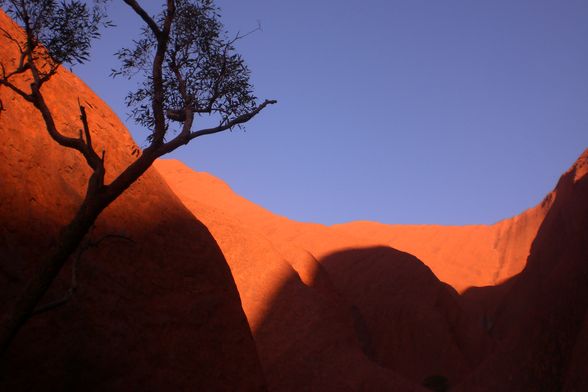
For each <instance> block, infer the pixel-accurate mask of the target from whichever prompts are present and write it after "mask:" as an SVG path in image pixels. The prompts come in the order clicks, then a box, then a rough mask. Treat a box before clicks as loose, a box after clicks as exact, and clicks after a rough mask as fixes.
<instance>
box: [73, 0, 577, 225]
mask: <svg viewBox="0 0 588 392" xmlns="http://www.w3.org/2000/svg"><path fill="white" fill-rule="evenodd" d="M118 3H119V2H116V1H115V2H114V5H112V6H111V7H112V12H113V18H114V21H115V23H116V24H117V25H118V27H117V28H115V29H113V30H110V31H108V32H106V34H105V36H104V39H103V40H101V41H100V42H99V43H97V45H96V46H95V50H94V52H95V53H94V56H93V58H92V62H91V63H89V64H87V65H84V66H80V67H77V68H76V69H74V71H75V72H76V73H77V74H78V75H80V76H81V77H82V78H83V79H84V80H85V81H86V82H87V83H88V84H89V85H90V86H91V87H92V88H93V89H94V90H95V91H96V92H97V93H98V94H99V95H100V96H101V97H102V98H103V99H104V100H106V102H108V103H109V104H110V105H111V106H112V108H113V109H114V110H115V111H116V112H117V113H118V114H119V116H120V117H121V118H122V119H123V120H126V112H127V109H126V108H125V107H124V105H123V97H124V95H125V94H126V91H127V90H128V89H129V85H128V84H127V83H126V82H125V81H124V80H120V79H117V80H112V79H110V78H108V74H109V70H110V69H111V68H112V67H114V66H116V62H115V61H116V60H115V58H114V57H113V56H112V53H114V52H115V51H116V50H117V49H119V48H120V47H121V46H122V45H124V44H125V43H127V42H130V40H131V39H132V38H134V37H136V32H137V28H138V26H139V21H138V20H137V18H136V17H135V16H134V15H133V14H131V13H130V12H129V11H128V10H127V9H126V8H125V6H122V5H120V4H118ZM145 3H149V4H158V3H160V2H155V1H149V2H145ZM217 4H218V5H219V6H220V7H221V8H222V14H223V21H224V23H225V26H226V28H227V30H228V31H229V32H232V33H235V32H236V31H238V30H239V31H241V32H246V31H249V30H251V29H252V28H255V27H256V26H257V21H258V20H259V21H260V22H261V25H262V27H263V31H262V32H257V33H255V34H253V35H251V36H249V37H247V38H246V39H245V40H243V41H240V43H239V50H240V52H241V53H242V54H243V55H244V57H245V58H246V59H247V62H248V64H249V65H250V68H251V69H252V71H253V81H254V84H255V86H256V93H257V95H258V96H259V97H260V98H262V99H263V98H275V99H277V100H278V101H279V104H278V105H275V106H273V107H271V108H269V109H268V110H266V111H264V112H263V113H262V114H261V115H260V116H259V117H257V118H255V119H254V120H253V121H251V122H250V123H249V125H248V127H247V131H246V132H242V131H239V130H236V131H233V132H232V133H226V134H222V135H215V136H211V137H208V138H206V139H198V140H197V141H196V142H195V143H192V144H191V145H189V146H187V147H184V148H183V149H181V150H179V151H177V152H176V153H174V154H172V155H171V157H173V158H177V159H180V160H182V161H184V162H185V163H186V164H188V165H189V166H191V167H193V168H194V169H196V170H201V171H208V172H210V173H212V174H214V175H216V176H218V177H220V178H222V179H223V180H225V181H226V182H227V183H229V185H230V186H231V187H232V188H233V189H234V190H235V191H236V192H238V193H239V194H241V195H243V196H244V197H246V198H248V199H250V200H252V201H254V202H256V203H258V204H261V205H262V206H264V207H265V208H268V209H270V210H271V211H274V212H276V213H279V214H282V215H285V216H288V217H290V218H293V219H296V220H301V221H313V222H319V223H325V224H332V223H340V222H345V221H351V220H374V221H380V222H384V223H437V224H459V225H461V224H470V223H494V222H496V221H498V220H500V219H503V218H506V217H509V216H512V215H515V214H517V213H520V212H521V211H523V210H524V209H526V208H528V207H531V206H533V205H535V204H536V203H538V202H540V201H541V199H542V198H543V197H544V196H545V195H546V194H547V192H549V191H550V190H551V189H552V188H553V186H554V185H555V183H556V181H557V179H558V178H559V176H560V175H561V174H562V173H563V172H564V171H565V170H566V169H567V168H568V167H569V166H570V165H571V164H572V163H573V162H574V161H575V159H576V158H577V157H578V156H579V154H580V153H581V152H582V151H583V150H584V149H585V148H587V147H588V110H587V109H588V2H587V1H585V0H566V1H561V0H493V1H479V0H460V1H457V0H445V1H437V0H428V1H426V0H403V1H395V0H362V1H358V0H347V1H341V0H339V1H335V0H324V1H321V0H314V1H310V0H297V1H286V0H282V1H275V0H239V1H235V0H233V1H229V0H222V1H221V0H219V1H218V2H217ZM126 123H127V125H128V127H129V129H130V130H131V132H132V133H133V135H134V137H135V139H136V140H137V141H138V143H139V144H140V145H142V144H144V141H145V137H146V133H145V132H143V131H142V130H140V129H139V128H138V127H136V126H135V125H134V124H133V123H132V122H131V121H129V120H127V121H126Z"/></svg>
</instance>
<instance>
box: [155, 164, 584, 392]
mask: <svg viewBox="0 0 588 392" xmlns="http://www.w3.org/2000/svg"><path fill="white" fill-rule="evenodd" d="M586 155H587V154H584V155H583V157H581V158H580V160H578V162H577V163H576V165H575V166H574V169H572V170H571V171H570V172H568V173H567V174H565V175H564V177H562V180H561V181H560V183H559V185H558V186H557V188H556V189H555V191H554V192H552V193H550V194H549V195H548V196H547V197H546V198H545V200H544V201H543V202H542V203H541V204H540V205H539V206H537V207H534V208H532V209H530V210H527V211H525V212H523V213H522V214H521V215H518V216H516V217H513V218H510V219H506V220H504V221H501V222H499V223H497V224H495V225H491V226H484V225H480V226H465V227H442V226H397V225H382V224H377V223H371V222H354V223H349V224H345V225H336V226H333V227H326V226H323V225H317V224H306V223H299V222H294V221H291V220H288V219H286V218H284V217H280V216H278V215H275V214H272V213H271V212H269V211H266V210H264V209H263V208H261V207H259V206H257V205H255V204H254V203H251V202H250V201H248V200H246V199H244V198H242V197H240V196H238V195H236V194H235V193H234V192H233V191H232V190H231V189H230V188H229V187H228V186H227V185H226V184H225V183H223V182H222V181H220V180H218V179H217V178H214V177H213V176H211V175H209V174H206V173H198V172H194V171H192V170H191V169H189V168H188V167H186V166H185V165H183V164H182V163H180V162H177V161H166V160H164V161H159V162H157V163H156V167H157V168H158V170H159V171H160V172H161V173H162V174H163V176H164V178H165V179H166V180H167V181H168V183H169V184H170V186H171V188H172V189H173V190H174V192H176V194H177V195H178V196H179V197H180V199H181V200H182V201H183V202H184V204H185V205H186V206H187V207H188V208H189V209H190V210H191V211H192V212H193V213H194V214H195V215H196V216H198V217H199V218H200V219H201V220H202V221H203V222H204V223H205V224H206V225H207V226H208V228H209V229H210V230H211V232H212V233H213V235H214V236H215V238H217V241H218V243H219V245H220V247H221V249H222V250H223V253H224V254H225V255H226V257H227V261H228V263H229V265H230V267H231V270H232V272H233V275H234V276H235V281H236V283H237V286H238V289H239V291H240V293H241V296H242V300H243V304H244V309H245V312H246V314H247V317H248V319H249V322H250V325H251V327H252V330H253V333H254V337H255V340H256V343H257V345H258V349H259V353H260V357H261V361H262V366H263V367H264V370H265V372H266V375H267V380H268V385H269V387H270V389H272V390H300V389H304V388H308V389H311V390H341V389H348V390H414V389H418V388H419V385H420V384H421V383H422V381H423V380H424V379H425V378H427V377H429V376H434V375H440V376H442V377H443V378H445V379H447V380H448V382H449V385H450V386H452V387H456V386H457V387H458V388H462V389H463V390H477V389H476V388H479V389H480V390H496V391H503V390H505V391H517V390H533V388H536V387H537V386H538V385H543V384H541V383H546V384H545V385H548V388H547V389H541V388H539V389H537V390H559V389H558V387H560V386H563V385H564V383H567V384H565V385H566V387H567V388H576V387H577V386H578V385H584V384H582V383H585V381H583V380H582V378H583V377H581V376H580V375H581V374H582V372H583V371H584V370H585V369H586V366H585V363H584V362H583V360H584V359H585V358H586V349H585V347H586V341H587V338H586V336H585V335H586V332H585V330H586V328H585V326H583V324H582V323H583V322H585V321H583V320H584V319H583V318H582V317H585V311H586V307H585V305H584V304H583V302H582V301H577V302H576V304H575V305H574V306H575V307H574V309H575V310H574V311H572V310H570V309H567V308H566V309H564V310H562V311H560V312H559V313H557V314H558V316H557V317H559V318H561V317H563V314H567V313H569V314H570V315H572V314H574V315H575V316H573V317H572V316H569V317H567V318H565V319H564V320H563V321H561V324H557V323H556V324H553V325H551V326H550V324H545V323H538V324H533V323H532V322H531V321H523V320H522V319H524V317H523V318H522V319H520V320H519V321H517V322H516V323H513V322H505V321H504V320H507V319H508V320H510V319H511V316H505V315H504V314H505V313H504V312H506V309H509V308H510V306H515V305H508V304H516V303H517V302H519V303H521V305H519V308H517V309H519V311H520V308H521V307H523V306H524V305H523V304H527V305H529V306H531V304H532V303H533V301H534V299H533V298H535V296H536V295H537V294H538V290H539V288H540V287H542V286H543V285H544V284H545V282H543V281H542V280H541V279H537V278H536V277H535V278H533V277H528V273H527V272H526V271H527V269H529V268H530V267H529V266H527V267H525V266H526V265H527V256H528V255H529V252H530V251H531V248H532V244H533V242H534V241H535V244H534V245H533V249H536V248H537V247H538V246H539V245H538V242H544V243H550V242H551V239H552V238H558V237H557V236H553V237H552V236H550V235H547V237H545V236H544V235H542V233H543V232H544V231H545V230H547V229H546V227H547V226H548V225H552V224H551V223H549V222H550V221H551V218H549V217H550V216H551V215H552V214H556V212H553V211H557V210H559V209H560V208H562V207H560V206H567V207H565V208H566V209H568V210H569V211H570V212H569V213H568V215H569V216H567V217H566V218H565V220H564V221H563V222H572V221H574V220H579V221H578V222H576V223H573V224H572V223H569V224H572V225H573V226H574V227H575V228H576V229H575V230H576V232H577V233H578V235H580V237H581V236H586V233H587V230H588V222H586V221H585V218H581V216H582V214H584V212H583V211H584V210H583V209H582V208H585V207H586V206H587V205H588V203H587V202H586V201H585V200H588V197H586V196H588V195H586V194H584V193H583V192H585V191H583V190H582V187H581V186H579V185H578V186H575V187H574V189H573V190H568V191H565V190H563V187H565V184H566V180H565V179H566V178H568V177H573V178H575V180H574V181H575V183H578V184H579V183H581V182H582V181H586V179H585V174H586V163H585V161H586ZM566 189H567V188H566ZM566 194H573V195H574V196H573V200H575V201H572V198H570V197H564V196H562V195H566ZM582 200H583V203H584V207H582V206H580V204H582V202H581V201H582ZM572 211H576V212H577V215H576V216H573V215H574V213H573V212H572ZM582 219H584V220H582ZM560 223H561V222H560ZM565 224H568V223H565ZM553 230H555V231H560V232H561V233H565V231H562V230H561V228H558V229H553ZM561 235H564V234H560V236H561ZM536 237H537V239H536ZM541 238H543V239H541ZM566 238H568V239H570V240H571V238H573V237H572V236H570V235H569V234H568V235H566ZM581 238H585V237H581ZM557 241H559V240H557ZM557 241H556V242H557ZM576 242H577V244H576V245H577V246H576V247H575V248H574V249H575V250H574V251H572V252H571V254H570V255H569V259H568V260H566V261H562V262H559V261H558V257H560V256H559V255H560V252H561V254H563V252H564V248H561V247H560V248H557V250H556V251H553V252H551V254H550V256H549V257H546V258H545V257H544V259H545V260H546V261H545V263H546V264H547V265H552V264H551V263H553V265H555V264H558V263H563V264H564V265H567V266H568V267H566V268H567V271H568V273H569V274H570V275H571V274H572V272H573V271H576V272H579V273H580V274H579V277H576V279H577V281H578V282H583V283H584V284H585V286H586V287H588V279H587V277H586V275H585V274H584V273H583V272H582V268H581V267H580V266H579V265H577V264H578V263H581V262H585V260H586V257H585V256H584V255H585V254H586V253H582V252H586V248H585V246H586V245H584V248H582V246H581V245H578V244H580V243H581V241H580V240H579V239H578V240H577V241H576ZM585 244H588V241H585ZM546 246H548V247H549V246H552V245H546ZM394 248H396V249H400V250H402V251H404V252H407V253H404V252H401V251H398V250H396V249H394ZM582 249H583V250H582ZM536 252H537V251H536V250H533V252H532V254H533V253H536ZM411 254H412V255H415V256H417V257H418V259H417V258H416V257H414V256H412V255H411ZM534 257H535V256H531V258H530V259H529V263H532V262H533V261H532V260H533V259H534ZM419 259H420V260H419ZM421 260H422V261H421ZM574 260H575V261H574ZM584 264H585V263H584ZM529 265H530V264H529ZM549 268H551V267H549ZM521 271H522V272H521ZM440 277H443V278H442V279H441V280H439V278H440ZM568 278H571V276H567V275H566V278H562V280H561V282H560V284H561V285H564V283H563V282H565V279H568ZM543 279H547V276H544V277H543ZM527 281H529V282H534V283H524V284H523V283H520V282H527ZM520 285H523V286H527V285H528V286H529V287H530V288H528V289H527V291H524V290H522V289H520V288H519V289H518V288H517V287H519V286H520ZM478 286H480V287H478ZM573 287H575V288H573V289H572V288H567V290H568V291H570V290H571V291H570V293H569V295H568V297H567V301H569V303H570V304H572V303H574V301H572V300H571V298H572V297H573V296H574V295H578V296H584V297H582V298H588V297H587V296H586V294H585V293H584V292H583V291H582V290H581V289H580V287H582V286H581V284H580V283H578V284H576V285H573ZM562 289H563V288H562V287H559V288H558V290H562ZM545 295H546V296H551V297H553V298H555V299H554V301H556V302H557V303H558V304H559V305H560V306H561V305H562V304H561V303H560V302H561V299H557V298H558V295H557V294H554V293H551V292H549V294H545ZM538 298H539V297H538ZM556 299H557V300H556ZM540 303H541V302H539V303H537V304H535V305H533V306H535V307H537V308H541V306H540ZM570 306H572V305H570ZM515 307H516V306H515ZM556 307H557V306H555V305H554V306H551V307H549V309H551V311H554V310H555V308H556ZM568 311H569V312H568ZM544 316H545V315H544ZM545 317H546V316H545ZM514 319H515V320H516V319H517V318H516V317H514ZM541 320H542V321H545V320H544V318H542V319H541ZM535 321H537V320H536V319H535ZM582 328H583V329H582ZM554 329H555V330H557V331H560V332H557V333H556V331H554ZM570 329H571V330H572V332H561V331H567V330H570ZM530 332H532V333H536V334H538V335H539V336H549V335H550V334H554V333H555V335H558V334H565V336H566V337H567V336H573V338H569V340H568V341H567V343H566V344H567V346H561V348H562V349H564V351H565V352H564V354H562V355H563V358H564V359H565V360H560V362H559V363H560V364H559V365H558V364H556V362H557V361H558V360H556V359H555V357H553V356H552V355H551V354H553V353H552V352H551V351H549V350H550V349H549V346H545V344H547V342H546V341H545V339H543V340H541V339H540V338H537V339H538V340H537V342H540V343H534V344H535V348H536V350H538V351H541V350H543V349H544V351H541V353H538V352H533V351H530V352H525V346H524V344H518V343H516V342H517V339H516V338H512V337H511V338H508V336H521V340H522V341H525V339H528V338H529V336H532V333H530ZM523 335H524V336H525V339H522V336H523ZM566 339H568V338H566ZM576 341H577V343H576ZM505 342H508V343H505ZM504 344H508V346H506V347H507V348H508V349H505V347H504ZM552 346H553V347H560V345H559V343H552ZM511 351H514V352H516V353H517V354H516V355H515V354H514V353H511ZM552 351H553V350H552ZM501 353H502V354H501ZM507 354H512V356H513V358H517V356H518V357H524V359H525V361H522V362H521V361H518V362H517V361H512V360H508V361H506V360H504V358H503V356H504V355H507ZM539 354H541V355H539ZM535 357H537V358H543V359H542V360H538V361H537V362H534V361H533V359H532V358H535ZM519 359H520V358H519ZM563 362H565V363H566V365H565V366H563V365H562V364H561V363H563ZM492 363H494V365H492ZM496 364H502V365H501V366H498V365H496ZM505 364H508V366H507V365H505ZM534 366H539V367H546V366H553V367H554V368H557V369H559V370H558V371H559V373H558V374H557V375H555V374H554V373H552V374H551V375H549V374H548V375H545V374H543V375H542V376H540V377H539V376H537V377H535V378H533V376H529V374H530V372H531V368H532V367H534ZM509 367H510V368H516V371H514V372H513V371H510V370H508V369H509ZM485 369H486V370H485ZM375 374H378V375H379V376H380V377H376V376H375ZM513 374H514V376H513ZM513 377H515V378H517V380H516V381H514V382H513V381H512V378H513ZM525 377H528V378H531V379H533V380H532V382H531V381H529V382H525V381H524V379H525ZM542 377H543V378H546V377H547V378H548V379H549V380H557V381H553V383H554V384H549V383H548V382H547V381H548V380H545V379H542ZM549 377H551V378H549ZM488 379H492V380H494V381H495V382H490V381H489V380H488ZM484 385H486V386H484ZM520 388H523V389H520ZM525 388H531V389H525ZM569 390H573V389H569Z"/></svg>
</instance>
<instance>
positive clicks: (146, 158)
mask: <svg viewBox="0 0 588 392" xmlns="http://www.w3.org/2000/svg"><path fill="white" fill-rule="evenodd" d="M107 1H108V0H95V3H94V5H93V6H92V7H90V6H89V5H88V4H87V2H85V1H80V0H60V1H55V0H0V6H2V7H3V8H4V10H5V11H6V12H7V13H8V14H9V15H11V16H12V17H13V18H14V19H15V20H16V21H17V22H18V23H19V24H20V25H21V27H22V28H23V30H24V34H23V36H22V37H14V36H12V35H10V34H9V33H8V32H7V31H3V33H4V34H5V35H6V36H7V38H9V39H10V40H11V41H12V42H13V43H14V45H16V46H17V47H18V50H19V53H20V58H19V59H18V61H17V65H16V67H15V68H14V69H12V70H7V69H6V68H5V66H4V65H1V67H0V72H1V74H0V87H6V88H10V89H11V90H13V91H14V92H15V93H16V94H18V95H19V96H20V97H21V98H22V99H23V100H24V101H26V102H27V103H29V104H31V105H33V106H34V107H35V108H36V110H38V111H39V112H40V114H41V116H42V118H43V120H44V122H45V128H46V130H47V132H48V133H49V135H50V136H51V138H52V139H53V140H54V141H55V142H57V143H58V144H60V145H61V146H63V147H65V148H70V149H74V150H77V151H78V152H79V153H80V154H82V156H83V157H84V158H85V161H86V162H87V164H88V166H89V167H90V168H91V170H92V174H91V175H90V177H89V179H88V183H87V187H86V194H85V197H84V200H83V201H82V203H81V205H80V206H79V209H78V211H77V213H76V214H75V216H74V218H73V219H72V221H71V222H70V223H69V224H67V225H66V226H65V227H63V228H62V230H61V231H60V233H59V237H58V241H57V244H56V245H55V246H54V247H53V248H52V249H51V250H50V252H49V253H48V254H47V255H46V256H45V258H44V259H43V260H41V262H40V268H39V270H38V271H37V272H36V273H35V274H34V275H33V277H32V278H31V280H30V281H29V282H28V283H27V285H26V287H25V289H24V291H23V294H22V295H21V296H20V298H19V299H18V301H17V302H16V303H15V304H14V306H13V308H12V309H11V310H10V311H9V313H8V314H7V317H5V319H4V320H3V321H2V323H1V324H0V355H2V354H4V353H5V352H6V350H7V349H8V347H9V345H10V343H11V341H12V340H13V339H14V337H15V336H16V334H17V333H18V331H19V330H20V328H21V327H22V326H23V325H24V324H25V323H26V321H27V320H28V319H29V318H30V317H31V315H32V313H33V312H34V310H35V307H36V306H37V304H38V303H39V301H40V299H41V298H42V297H43V295H44V294H45V292H46V291H47V290H48V288H49V287H50V285H51V283H52V282H53V281H54V280H55V278H56V277H57V275H58V274H59V272H60V271H61V269H62V267H63V266H64V265H65V263H66V262H67V260H68V259H69V258H70V256H71V255H72V254H74V253H75V251H76V249H77V248H78V247H79V246H80V244H81V242H82V240H83V239H84V237H85V235H86V234H87V233H88V231H89V230H90V228H91V227H92V225H93V224H94V222H95V221H96V219H97V218H98V216H99V215H100V213H101V212H102V211H103V210H104V209H105V208H107V207H108V205H110V203H112V202H113V201H114V200H115V199H116V198H118V197H119V196H120V195H121V194H122V193H123V192H124V191H125V190H126V189H127V188H128V187H129V186H130V185H131V184H132V183H133V182H135V181H136V180H137V179H138V178H139V177H140V176H141V175H142V174H143V173H145V171H146V170H147V169H148V168H149V167H150V166H151V164H152V163H153V162H154V161H155V159H157V158H159V157H161V156H162V155H164V154H167V153H169V152H171V151H173V150H175V149H177V148H178V147H180V146H182V145H185V144H188V143H189V142H191V141H192V140H194V139H196V138H198V137H201V136H205V135H210V134H214V133H218V132H223V131H227V130H231V129H233V128H235V127H241V126H242V125H243V124H245V123H246V122H248V121H249V120H251V119H252V118H253V117H255V116H256V115H257V114H258V113H259V112H261V111H262V110H263V109H265V108H266V107H267V106H268V105H272V104H275V103H276V101H274V100H265V101H264V102H262V103H261V104H258V103H257V98H256V97H255V96H254V95H253V88H252V85H251V83H250V81H249V76H250V73H249V69H248V68H247V66H246V64H245V62H244V60H243V58H242V57H241V56H240V55H239V54H238V53H236V51H235V47H234V43H235V41H237V40H238V39H240V38H242V37H243V36H241V35H237V36H236V37H234V38H233V39H228V38H227V35H226V33H225V32H224V31H223V26H222V24H221V22H220V20H219V19H220V15H219V10H218V8H217V7H216V6H215V5H214V3H213V1H212V0H166V1H165V2H164V5H163V7H162V10H161V12H160V13H159V15H157V16H155V17H152V16H150V15H149V14H148V13H147V12H146V10H145V9H144V8H143V7H142V6H141V5H140V4H139V2H138V1H136V0H122V1H124V3H126V4H127V5H128V6H129V7H130V8H131V9H132V11H134V13H135V14H136V15H137V16H138V17H139V18H141V20H142V21H143V22H144V27H143V29H142V31H141V38H140V39H139V40H136V41H134V42H133V46H132V47H130V48H126V49H122V50H120V51H119V52H118V53H117V57H118V58H119V60H120V61H121V66H120V68H119V69H117V70H113V71H112V74H113V76H115V77H116V76H124V77H137V76H139V77H141V78H142V83H141V85H140V87H139V88H138V89H137V90H135V91H131V92H130V93H129V94H128V95H127V98H126V104H127V105H128V107H129V108H130V110H131V113H132V116H133V118H134V119H135V121H136V122H137V123H138V124H140V125H142V126H143V127H145V128H146V129H147V130H148V132H149V136H148V139H147V140H148V146H147V147H146V148H145V149H144V150H143V151H142V152H140V153H139V156H138V157H137V158H136V160H134V161H133V162H132V163H131V164H130V165H129V166H128V167H127V168H126V169H125V170H123V171H122V172H121V173H120V175H118V177H116V178H115V179H114V180H113V181H112V182H110V183H108V184H107V183H105V165H104V162H105V159H107V158H106V157H107V155H106V153H105V151H102V152H97V151H96V150H95V148H94V146H93V144H92V138H91V134H90V124H89V123H88V119H87V116H86V109H85V107H84V106H82V105H81V104H80V103H79V102H78V106H79V111H80V121H81V128H82V129H81V130H80V133H79V136H78V137H69V136H66V135H64V134H63V133H61V132H60V130H59V129H58V127H57V125H56V123H55V121H54V119H53V115H52V113H51V109H50V108H49V107H48V105H47V103H46V101H45V99H44V95H43V90H44V86H45V84H46V82H47V81H48V80H49V79H50V78H51V77H52V76H53V75H55V74H56V73H57V72H58V71H59V67H60V66H61V65H62V64H78V63H82V62H84V61H86V60H87V59H88V56H89V52H90V47H91V43H92V41H93V40H94V39H97V38H99V37H100V29H101V27H104V26H109V25H110V22H109V20H108V18H107V13H106V3H107ZM18 78H21V80H22V78H27V80H29V81H30V86H29V89H22V88H21V87H19V86H20V85H21V84H22V83H21V84H18V83H15V82H14V81H15V80H16V79H18ZM201 117H208V118H209V122H210V119H212V120H213V121H216V126H213V127H210V128H204V129H198V130H194V129H193V125H194V122H195V119H196V118H201Z"/></svg>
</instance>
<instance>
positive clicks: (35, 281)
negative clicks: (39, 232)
mask: <svg viewBox="0 0 588 392" xmlns="http://www.w3.org/2000/svg"><path fill="white" fill-rule="evenodd" d="M92 201H93V200H88V199H86V200H85V201H84V203H83V204H82V205H81V207H80V209H79V210H78V213H77V214H76V216H75V217H74V219H73V220H72V221H71V222H70V223H69V224H68V225H67V226H65V227H64V228H63V229H62V230H61V233H60V234H59V237H58V242H57V245H56V246H55V247H53V248H52V249H51V250H50V251H49V254H48V255H47V256H46V257H45V258H43V260H42V261H41V264H40V266H39V269H38V270H37V271H36V272H35V273H34V274H33V276H32V277H31V280H30V281H29V282H28V284H27V286H26V287H25V289H24V292H23V293H22V294H21V296H20V297H19V298H18V300H17V302H16V303H15V304H14V306H13V308H12V309H11V310H10V311H9V312H8V313H7V314H6V316H5V318H4V320H3V321H2V324H1V325H0V357H3V356H4V354H6V352H7V350H8V348H9V346H10V343H11V342H12V340H13V339H14V337H15V336H16V334H17V333H18V331H19V330H20V329H21V328H22V326H23V325H24V324H25V323H26V322H27V320H28V319H29V318H30V317H31V315H32V313H33V311H34V310H35V308H36V306H37V304H38V303H39V301H40V300H41V299H42V298H43V296H44V295H45V293H46V292H47V290H48V289H49V287H50V286H51V283H53V281H54V280H55V278H56V277H57V275H59V272H60V271H61V269H62V268H63V266H64V265H65V263H66V262H67V260H68V259H69V257H70V255H72V254H73V252H75V250H76V249H77V247H78V246H79V244H80V243H81V242H82V240H83V238H84V236H85V235H86V234H87V233H88V231H89V230H90V228H91V227H92V225H93V224H94V222H95V221H96V218H97V217H98V215H99V214H100V212H102V210H104V208H106V205H107V203H104V202H102V203H97V202H95V201H94V202H92Z"/></svg>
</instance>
